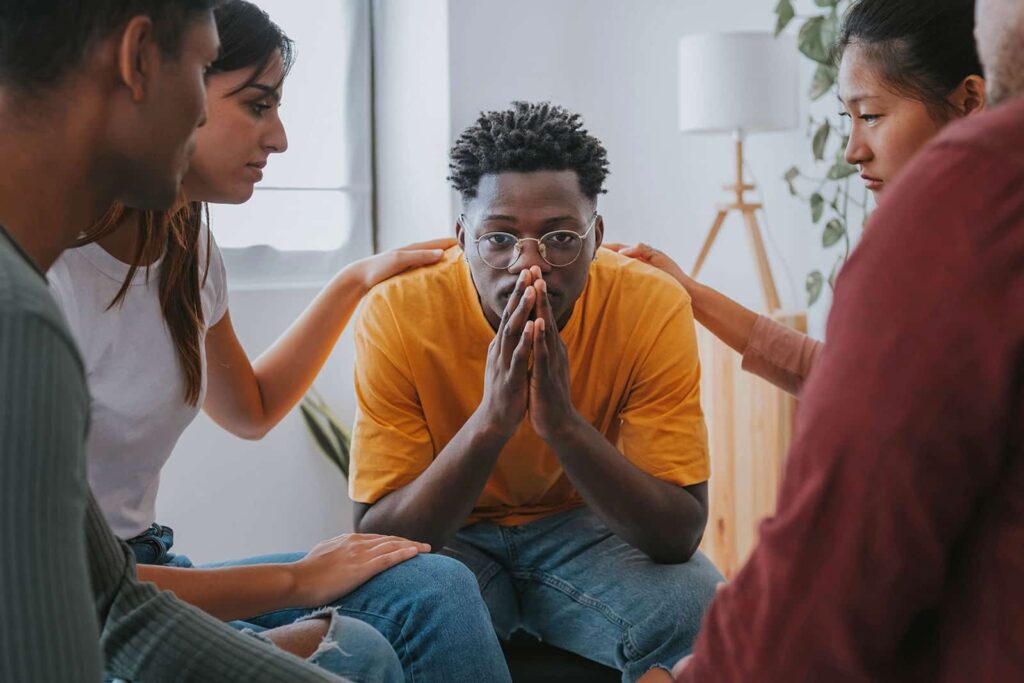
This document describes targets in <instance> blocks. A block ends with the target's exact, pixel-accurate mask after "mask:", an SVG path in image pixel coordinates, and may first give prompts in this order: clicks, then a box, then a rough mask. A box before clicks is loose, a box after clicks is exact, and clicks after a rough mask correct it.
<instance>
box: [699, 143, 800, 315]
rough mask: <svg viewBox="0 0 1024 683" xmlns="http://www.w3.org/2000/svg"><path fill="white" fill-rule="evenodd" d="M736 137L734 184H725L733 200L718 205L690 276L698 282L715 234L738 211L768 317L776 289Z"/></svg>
mask: <svg viewBox="0 0 1024 683" xmlns="http://www.w3.org/2000/svg"><path fill="white" fill-rule="evenodd" d="M735 137H736V184H735V185H726V186H725V189H726V190H729V191H730V192H735V193H736V200H735V201H734V202H731V203H729V204H720V205H719V206H718V215H717V216H716V217H715V222H714V223H713V224H712V225H711V230H710V231H709V232H708V236H707V238H705V240H704V246H702V247H701V250H700V255H699V256H697V262H696V263H695V264H694V266H693V270H692V271H691V274H692V276H693V278H694V279H697V277H698V276H699V275H700V271H701V268H703V267H704V261H705V260H707V257H708V254H709V253H710V252H711V246H712V245H713V244H714V243H715V240H716V239H717V238H718V233H719V232H720V231H721V230H722V226H723V225H725V219H726V218H728V217H729V214H730V213H732V212H734V211H735V212H738V213H739V214H740V215H741V216H742V217H743V222H744V224H745V225H746V226H747V235H748V237H749V238H750V246H751V249H753V252H754V262H755V265H756V266H757V274H758V278H759V279H760V280H761V291H762V293H763V294H764V300H765V306H766V307H767V312H768V313H769V314H771V313H775V312H776V311H778V310H779V309H780V308H781V305H780V303H779V292H778V289H776V287H775V278H773V277H772V269H771V265H770V264H769V262H768V253H767V252H766V251H765V248H764V239H762V237H761V228H760V226H759V225H758V223H757V211H758V210H759V209H761V208H762V205H761V204H751V203H749V202H747V200H746V197H745V193H746V192H748V191H753V190H754V189H756V188H755V186H754V185H750V184H747V183H746V182H744V180H743V133H742V132H741V131H736V134H735Z"/></svg>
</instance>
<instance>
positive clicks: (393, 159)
mask: <svg viewBox="0 0 1024 683" xmlns="http://www.w3.org/2000/svg"><path fill="white" fill-rule="evenodd" d="M374 24H375V31H374V33H375V44H376V49H375V52H374V56H375V61H376V63H375V72H376V110H377V116H376V123H377V130H376V134H377V220H378V223H377V227H378V236H379V240H380V247H381V249H392V248H394V247H399V246H402V245H404V244H408V243H411V242H419V241H423V240H427V239H432V238H434V237H441V236H445V235H449V234H451V233H452V232H453V227H452V216H451V204H450V202H449V198H448V197H449V195H448V190H447V183H446V181H445V178H446V177H447V175H448V165H447V156H448V130H449V128H450V127H451V116H450V109H449V100H448V92H449V69H448V0H374Z"/></svg>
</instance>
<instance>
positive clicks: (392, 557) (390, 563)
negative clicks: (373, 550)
mask: <svg viewBox="0 0 1024 683" xmlns="http://www.w3.org/2000/svg"><path fill="white" fill-rule="evenodd" d="M418 554H419V553H417V552H416V551H415V550H411V551H410V549H409V548H402V549H401V550H395V551H393V552H390V553H384V554H383V555H378V556H377V557H375V558H373V559H372V560H370V562H368V563H367V565H366V566H367V567H368V568H369V569H370V571H371V572H372V573H371V574H370V576H375V575H377V574H380V573H381V572H383V571H386V570H388V569H391V568H392V567H394V566H395V565H396V564H401V563H403V562H407V561H408V560H411V559H412V558H414V557H416V556H417V555H418ZM368 578H369V577H368Z"/></svg>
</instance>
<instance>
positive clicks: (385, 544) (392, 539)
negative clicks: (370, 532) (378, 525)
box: [367, 536, 430, 553]
mask: <svg viewBox="0 0 1024 683" xmlns="http://www.w3.org/2000/svg"><path fill="white" fill-rule="evenodd" d="M367 547H368V548H370V549H372V550H374V551H376V552H391V551H393V550H398V549H399V548H403V547H412V548H416V549H417V550H419V551H421V552H425V553H429V552H430V545H429V544H427V543H420V542H419V541H412V540H409V539H408V538H402V537H401V536H376V537H373V538H370V539H367Z"/></svg>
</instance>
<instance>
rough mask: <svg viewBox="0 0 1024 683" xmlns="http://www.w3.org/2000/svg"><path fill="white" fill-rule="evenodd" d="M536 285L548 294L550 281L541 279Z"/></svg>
mask: <svg viewBox="0 0 1024 683" xmlns="http://www.w3.org/2000/svg"><path fill="white" fill-rule="evenodd" d="M536 286H537V288H538V289H540V291H542V292H544V293H545V294H547V291H548V283H547V282H546V281H545V280H540V281H539V282H538V283H537V285H536Z"/></svg>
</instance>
